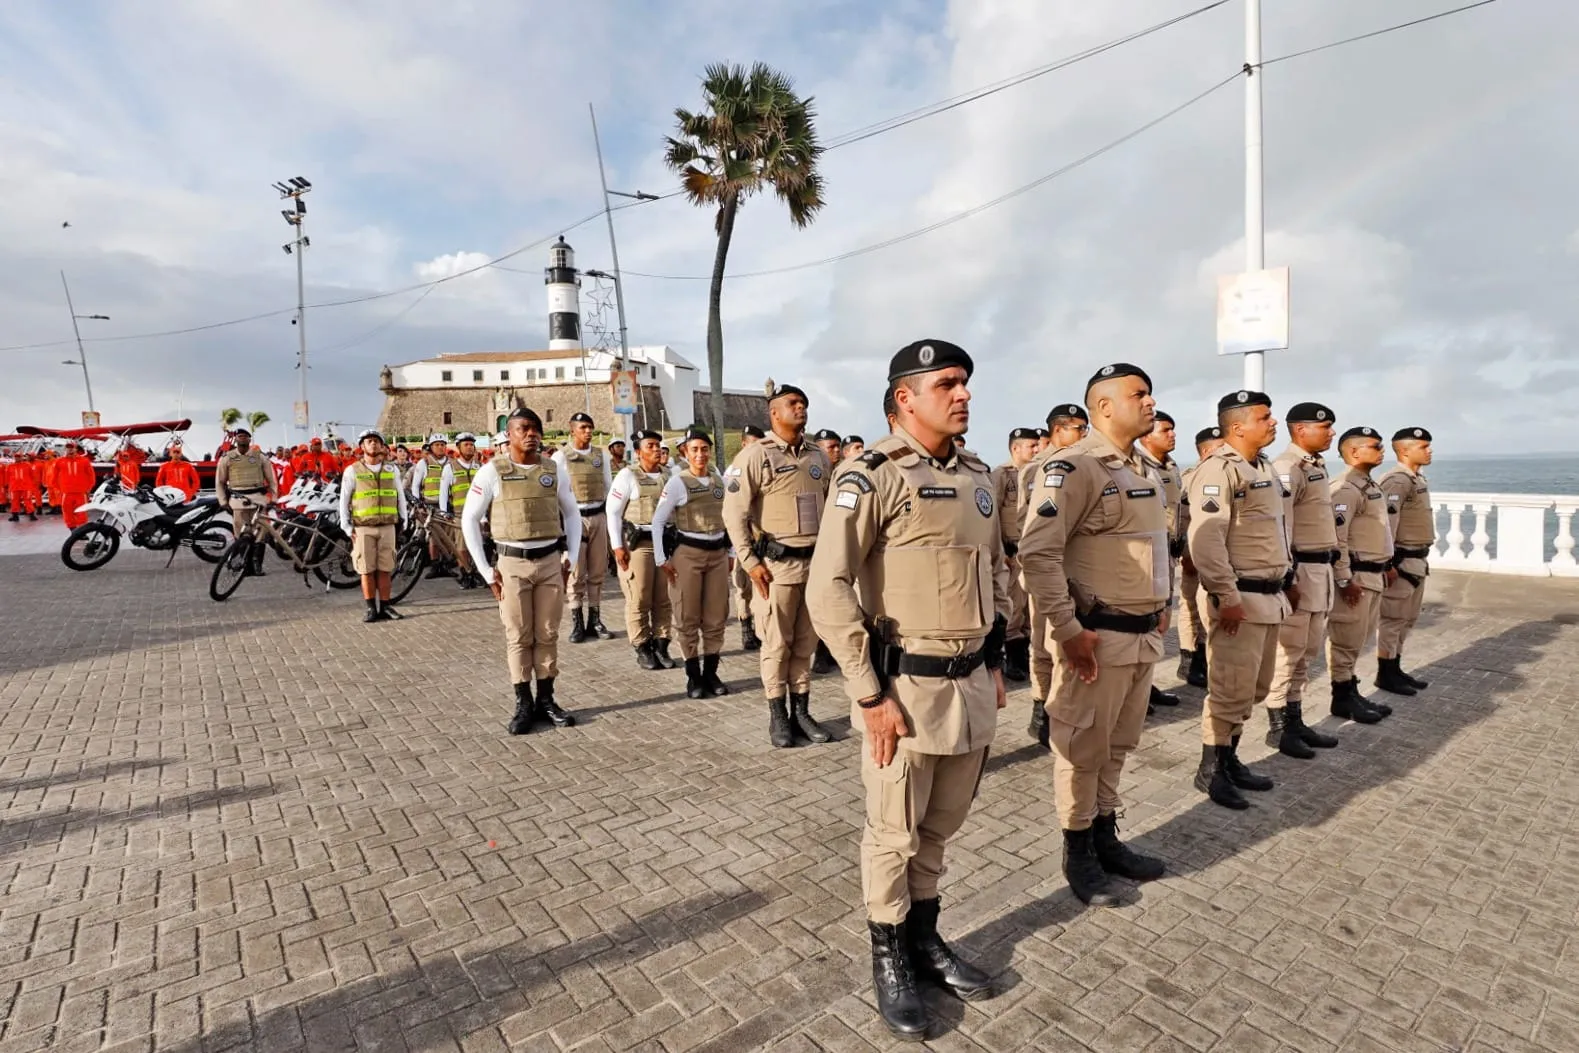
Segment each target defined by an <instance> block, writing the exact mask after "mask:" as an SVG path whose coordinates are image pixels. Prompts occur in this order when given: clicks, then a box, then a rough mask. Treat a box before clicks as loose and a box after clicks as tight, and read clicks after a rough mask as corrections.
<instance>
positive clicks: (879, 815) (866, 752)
mask: <svg viewBox="0 0 1579 1053" xmlns="http://www.w3.org/2000/svg"><path fill="white" fill-rule="evenodd" d="M861 766H862V767H863V768H864V769H865V772H864V774H865V779H864V781H865V783H866V821H867V822H868V823H869V824H870V825H871V826H872V827H873V828H874V830H876V832H877V834H878V837H879V838H881V837H882V835H884V834H899V835H901V836H902V839H903V840H904V841H905V842H906V843H908V839H909V835H911V834H913V833H915V829H916V814H915V813H916V810H915V803H914V798H915V794H914V793H913V792H912V790H913V787H912V786H911V779H910V775H911V764H910V754H909V752H908V751H907V750H905V749H903V748H900V749H896V750H895V751H894V759H893V760H891V761H889V762H888V767H886V768H879V767H878V766H877V762H876V761H874V760H872V749H871V746H869V745H867V744H866V743H862V744H861Z"/></svg>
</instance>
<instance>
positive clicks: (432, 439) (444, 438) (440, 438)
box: [422, 432, 450, 446]
mask: <svg viewBox="0 0 1579 1053" xmlns="http://www.w3.org/2000/svg"><path fill="white" fill-rule="evenodd" d="M449 441H450V437H449V436H448V435H440V434H438V433H437V432H435V433H434V434H432V435H429V436H428V441H427V442H425V443H423V444H422V445H424V446H432V445H433V444H434V443H436V442H442V443H445V444H448V443H449Z"/></svg>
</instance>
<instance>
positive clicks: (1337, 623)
mask: <svg viewBox="0 0 1579 1053" xmlns="http://www.w3.org/2000/svg"><path fill="white" fill-rule="evenodd" d="M1338 453H1339V455H1340V456H1341V457H1342V458H1343V463H1344V464H1345V465H1346V466H1347V468H1346V470H1345V471H1344V472H1343V474H1341V475H1339V476H1338V477H1337V478H1335V479H1333V480H1332V481H1331V482H1330V483H1329V484H1328V488H1329V490H1330V491H1331V493H1332V521H1333V525H1334V528H1335V529H1334V544H1335V545H1336V546H1337V549H1338V559H1337V561H1336V562H1335V563H1334V564H1333V567H1332V575H1333V578H1334V579H1335V585H1336V588H1337V591H1338V597H1337V602H1335V603H1334V604H1333V605H1332V618H1331V624H1330V626H1329V627H1328V635H1327V673H1328V675H1329V676H1331V678H1332V715H1333V716H1335V717H1344V718H1347V719H1349V720H1352V721H1354V722H1355V723H1357V724H1375V723H1376V722H1377V721H1379V720H1381V719H1382V718H1383V717H1386V716H1388V715H1389V714H1391V713H1392V711H1393V710H1392V707H1391V706H1389V705H1387V704H1386V703H1382V702H1374V701H1372V700H1370V699H1367V698H1366V697H1365V696H1364V695H1361V694H1360V680H1359V677H1357V676H1355V675H1354V664H1355V663H1356V662H1358V661H1359V658H1360V652H1361V651H1363V650H1365V645H1366V644H1367V643H1368V642H1369V641H1370V638H1371V636H1372V634H1374V633H1375V632H1376V620H1377V615H1378V613H1379V612H1380V611H1381V606H1382V594H1383V592H1384V591H1385V590H1386V588H1387V587H1388V585H1390V584H1392V581H1393V578H1394V576H1395V575H1396V574H1397V571H1396V570H1394V569H1393V566H1392V552H1393V544H1392V534H1391V531H1390V530H1389V529H1388V523H1387V519H1388V516H1387V498H1386V496H1385V495H1384V494H1383V493H1382V491H1381V488H1380V487H1378V486H1377V485H1376V483H1375V481H1374V480H1372V478H1371V472H1372V471H1374V470H1375V469H1376V467H1377V466H1378V465H1380V464H1381V463H1382V437H1381V436H1380V435H1379V434H1377V432H1376V431H1375V430H1374V429H1372V428H1350V429H1349V430H1348V431H1346V432H1344V433H1343V437H1342V438H1341V439H1339V440H1338Z"/></svg>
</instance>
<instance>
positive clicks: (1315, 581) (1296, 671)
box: [1266, 402, 1339, 760]
mask: <svg viewBox="0 0 1579 1053" xmlns="http://www.w3.org/2000/svg"><path fill="white" fill-rule="evenodd" d="M1332 426H1333V413H1332V410H1331V409H1330V408H1329V407H1327V406H1324V405H1322V404H1321V403H1319V402H1300V403H1296V404H1295V405H1293V406H1291V407H1289V411H1288V438H1289V443H1288V448H1287V449H1286V450H1284V451H1283V452H1282V453H1280V454H1278V455H1277V457H1276V458H1274V459H1273V461H1272V467H1273V470H1274V471H1276V472H1277V477H1278V481H1279V482H1281V483H1282V484H1283V490H1284V492H1285V493H1286V494H1287V495H1288V496H1287V497H1285V498H1284V499H1283V502H1284V503H1283V511H1284V515H1285V521H1286V522H1287V524H1288V537H1289V543H1290V548H1291V555H1292V556H1293V559H1294V589H1293V591H1292V592H1291V593H1290V594H1289V600H1290V603H1291V604H1292V606H1293V608H1294V609H1293V611H1292V612H1290V614H1289V616H1288V617H1287V618H1285V619H1284V620H1283V626H1282V628H1281V629H1279V630H1278V641H1277V665H1276V667H1275V669H1274V670H1273V673H1272V688H1271V690H1270V691H1269V692H1268V693H1267V698H1266V715H1267V738H1266V741H1267V745H1268V746H1274V747H1276V748H1277V750H1278V752H1279V753H1282V754H1283V755H1284V756H1288V757H1297V758H1299V759H1300V760H1310V759H1311V758H1312V757H1314V756H1315V755H1316V749H1331V748H1332V747H1334V746H1336V745H1337V744H1338V740H1337V738H1336V737H1335V736H1333V735H1328V734H1326V733H1325V732H1321V731H1317V730H1316V729H1315V728H1312V727H1309V726H1307V725H1306V724H1305V714H1304V709H1303V699H1304V697H1305V682H1306V679H1307V677H1308V675H1309V672H1310V661H1311V659H1313V658H1315V657H1316V655H1318V654H1320V653H1321V645H1322V641H1323V640H1324V639H1325V637H1326V634H1327V618H1328V615H1329V614H1330V613H1331V611H1332V564H1333V562H1334V561H1335V560H1336V559H1337V558H1338V554H1339V553H1338V538H1337V534H1336V532H1335V529H1334V526H1333V520H1332V487H1331V482H1330V480H1329V478H1328V476H1327V462H1326V460H1325V459H1323V457H1322V456H1321V455H1322V454H1323V453H1324V452H1325V451H1326V450H1328V449H1330V448H1331V447H1332ZM1312 747H1315V748H1314V749H1313V748H1312Z"/></svg>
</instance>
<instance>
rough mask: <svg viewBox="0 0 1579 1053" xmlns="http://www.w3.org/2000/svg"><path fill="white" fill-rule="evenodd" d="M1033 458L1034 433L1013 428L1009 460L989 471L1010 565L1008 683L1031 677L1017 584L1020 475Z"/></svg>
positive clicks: (1025, 616)
mask: <svg viewBox="0 0 1579 1053" xmlns="http://www.w3.org/2000/svg"><path fill="white" fill-rule="evenodd" d="M1035 457H1036V429H1035V428H1015V429H1014V430H1013V431H1011V432H1009V459H1008V460H1007V461H1004V462H1003V463H1002V464H1000V465H998V467H996V468H994V469H993V470H992V479H993V484H994V493H995V496H996V497H997V499H998V528H999V532H1000V533H1001V534H1002V536H1003V554H1004V556H1005V557H1006V558H1007V560H1008V564H1009V628H1008V640H1007V642H1006V643H1005V644H1004V654H1003V675H1004V678H1005V679H1008V680H1018V681H1024V680H1026V679H1027V678H1029V677H1030V675H1031V638H1030V633H1031V612H1030V607H1029V606H1028V604H1027V603H1026V599H1025V588H1024V587H1023V586H1022V585H1021V584H1020V561H1019V559H1018V558H1017V557H1018V555H1019V551H1020V519H1021V515H1020V509H1021V506H1022V504H1023V502H1021V500H1020V473H1021V472H1022V471H1024V470H1025V468H1026V466H1027V465H1029V464H1030V463H1031V461H1032V460H1034V459H1035Z"/></svg>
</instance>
